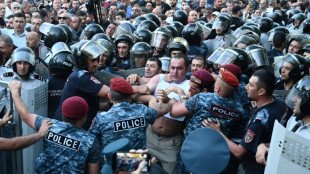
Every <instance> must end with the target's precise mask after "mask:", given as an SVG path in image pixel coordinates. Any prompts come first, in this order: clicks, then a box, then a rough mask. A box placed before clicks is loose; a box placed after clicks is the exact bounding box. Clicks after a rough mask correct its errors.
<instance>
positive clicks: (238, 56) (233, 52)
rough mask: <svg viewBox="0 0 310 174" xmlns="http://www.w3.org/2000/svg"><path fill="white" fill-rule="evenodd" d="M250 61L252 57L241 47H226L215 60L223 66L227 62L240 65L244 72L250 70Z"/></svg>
mask: <svg viewBox="0 0 310 174" xmlns="http://www.w3.org/2000/svg"><path fill="white" fill-rule="evenodd" d="M249 63H250V59H249V56H248V54H247V53H246V52H245V51H244V50H242V49H239V48H233V49H230V48H228V49H225V51H224V52H223V53H222V54H221V56H220V57H219V58H218V59H217V61H216V62H215V64H218V65H222V66H223V65H227V64H235V65H237V66H239V67H240V69H241V71H242V72H243V73H244V72H246V71H247V70H248V65H249Z"/></svg>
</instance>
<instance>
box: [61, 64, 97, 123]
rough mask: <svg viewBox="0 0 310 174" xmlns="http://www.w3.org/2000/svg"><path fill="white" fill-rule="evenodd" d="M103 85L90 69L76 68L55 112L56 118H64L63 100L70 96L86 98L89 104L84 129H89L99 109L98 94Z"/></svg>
mask: <svg viewBox="0 0 310 174" xmlns="http://www.w3.org/2000/svg"><path fill="white" fill-rule="evenodd" d="M102 87H103V84H102V83H101V82H100V81H99V80H97V79H96V78H95V77H94V76H92V75H91V74H90V73H89V72H88V71H85V70H80V69H76V70H74V71H73V72H72V73H71V74H70V76H69V78H68V81H67V82H66V84H65V86H64V89H63V92H62V95H61V100H60V103H59V106H58V108H57V111H56V114H55V119H57V120H62V110H61V106H62V103H63V101H65V100H66V99H67V98H69V97H73V96H79V97H82V98H83V99H85V101H86V102H87V104H88V106H89V111H88V114H87V118H86V122H85V123H84V125H83V128H84V129H88V128H89V127H90V125H91V121H92V119H93V118H94V117H95V116H96V114H97V112H98V110H99V97H98V96H97V94H98V93H99V91H100V90H101V88H102Z"/></svg>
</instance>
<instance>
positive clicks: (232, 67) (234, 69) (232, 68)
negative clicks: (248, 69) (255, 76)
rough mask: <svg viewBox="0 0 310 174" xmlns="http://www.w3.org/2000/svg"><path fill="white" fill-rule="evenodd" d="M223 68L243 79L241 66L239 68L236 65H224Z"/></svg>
mask: <svg viewBox="0 0 310 174" xmlns="http://www.w3.org/2000/svg"><path fill="white" fill-rule="evenodd" d="M222 67H223V68H225V69H226V70H228V71H230V72H231V73H233V74H234V75H235V76H236V77H237V78H238V79H239V78H240V77H241V74H242V71H241V69H240V67H239V66H237V65H235V64H228V65H224V66H222Z"/></svg>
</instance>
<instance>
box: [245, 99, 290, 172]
mask: <svg viewBox="0 0 310 174" xmlns="http://www.w3.org/2000/svg"><path fill="white" fill-rule="evenodd" d="M286 113H287V108H286V105H285V103H284V102H283V101H282V100H281V99H279V98H277V97H275V98H274V101H273V102H271V103H269V104H266V105H264V106H262V107H259V108H254V109H253V114H252V117H251V120H250V122H249V124H248V125H247V127H246V134H245V136H244V138H243V139H242V141H241V145H242V146H243V147H244V148H246V149H247V152H246V153H245V155H244V156H243V157H242V159H241V160H242V165H243V169H244V170H245V173H264V168H265V166H264V165H261V164H258V163H257V162H256V159H255V153H256V150H257V146H258V145H259V144H261V143H270V140H271V134H272V129H273V124H274V121H275V120H278V121H279V122H280V121H281V118H282V117H285V116H286Z"/></svg>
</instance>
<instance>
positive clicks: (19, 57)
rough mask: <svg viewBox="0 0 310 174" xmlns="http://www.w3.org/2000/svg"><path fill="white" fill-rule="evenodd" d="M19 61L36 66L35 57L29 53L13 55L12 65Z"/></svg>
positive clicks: (22, 52)
mask: <svg viewBox="0 0 310 174" xmlns="http://www.w3.org/2000/svg"><path fill="white" fill-rule="evenodd" d="M19 61H25V62H28V63H30V64H31V65H32V66H35V61H36V60H35V55H34V54H33V53H30V52H28V51H17V52H15V53H14V54H13V55H12V62H11V65H13V64H14V63H16V62H19Z"/></svg>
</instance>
